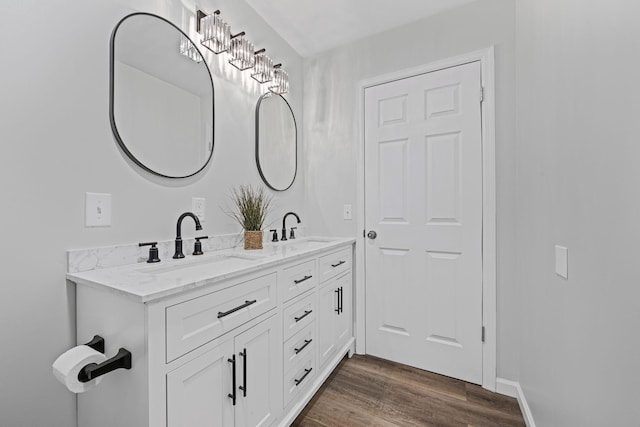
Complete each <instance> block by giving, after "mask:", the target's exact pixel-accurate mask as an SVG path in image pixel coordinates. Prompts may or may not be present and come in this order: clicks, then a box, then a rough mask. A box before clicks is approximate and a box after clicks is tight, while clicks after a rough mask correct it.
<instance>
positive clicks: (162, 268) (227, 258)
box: [142, 253, 266, 275]
mask: <svg viewBox="0 0 640 427" xmlns="http://www.w3.org/2000/svg"><path fill="white" fill-rule="evenodd" d="M265 256H266V255H258V254H255V255H254V254H245V253H228V254H219V255H210V256H207V255H204V256H202V257H193V258H188V259H182V260H175V261H174V260H172V262H171V263H170V264H165V265H159V266H153V267H147V268H145V269H144V270H142V272H143V273H146V274H154V275H155V274H167V273H175V272H178V271H182V270H185V269H196V268H203V267H204V268H208V267H210V266H212V265H216V267H220V264H222V263H226V264H228V265H229V267H233V268H236V267H241V266H243V265H244V266H246V265H247V264H250V263H253V262H256V261H259V260H261V259H263V258H264V257H265Z"/></svg>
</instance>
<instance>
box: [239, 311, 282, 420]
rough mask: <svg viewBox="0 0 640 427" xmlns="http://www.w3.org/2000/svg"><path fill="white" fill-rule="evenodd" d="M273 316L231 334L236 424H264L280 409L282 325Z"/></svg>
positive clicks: (277, 413)
mask: <svg viewBox="0 0 640 427" xmlns="http://www.w3.org/2000/svg"><path fill="white" fill-rule="evenodd" d="M280 322H281V318H280V316H273V317H271V318H270V319H268V320H265V321H264V322H262V323H259V324H258V325H256V326H254V327H253V328H251V329H249V330H247V331H246V332H243V333H242V334H240V335H238V336H236V337H235V351H236V353H235V354H236V360H237V372H238V373H237V375H238V377H237V389H236V393H237V396H238V399H237V403H236V414H235V415H236V423H235V425H236V427H245V426H246V427H248V426H251V427H254V426H268V425H270V424H271V423H273V422H274V421H275V419H276V418H277V417H278V415H279V414H280V412H281V411H282V325H281V323H280Z"/></svg>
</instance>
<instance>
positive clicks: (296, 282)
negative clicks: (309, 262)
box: [293, 276, 313, 285]
mask: <svg viewBox="0 0 640 427" xmlns="http://www.w3.org/2000/svg"><path fill="white" fill-rule="evenodd" d="M312 277H313V276H304V277H303V278H302V279H298V280H294V281H293V283H295V284H296V285H297V284H299V283H302V282H304V281H305V280H309V279H311V278H312Z"/></svg>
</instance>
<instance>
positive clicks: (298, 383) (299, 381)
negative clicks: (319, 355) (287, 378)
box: [294, 368, 313, 387]
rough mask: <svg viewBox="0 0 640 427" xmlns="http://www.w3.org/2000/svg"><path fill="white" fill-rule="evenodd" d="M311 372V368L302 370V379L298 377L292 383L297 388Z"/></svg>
mask: <svg viewBox="0 0 640 427" xmlns="http://www.w3.org/2000/svg"><path fill="white" fill-rule="evenodd" d="M312 370H313V368H309V369H305V370H304V375H303V376H302V377H300V379H299V380H294V382H295V383H296V387H298V386H299V385H300V383H301V382H302V381H304V379H305V378H307V375H309V372H311V371H312Z"/></svg>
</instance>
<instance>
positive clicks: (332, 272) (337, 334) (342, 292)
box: [318, 249, 353, 369]
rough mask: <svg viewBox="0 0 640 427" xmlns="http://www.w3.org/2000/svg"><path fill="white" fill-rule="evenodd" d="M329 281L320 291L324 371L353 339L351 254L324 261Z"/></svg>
mask: <svg viewBox="0 0 640 427" xmlns="http://www.w3.org/2000/svg"><path fill="white" fill-rule="evenodd" d="M320 273H321V277H322V278H324V279H325V281H324V282H323V283H321V284H320V286H319V288H320V289H319V291H318V325H319V326H318V365H319V367H320V369H322V368H323V367H324V366H325V365H326V364H327V363H328V362H329V361H331V359H332V358H333V356H335V353H336V352H337V351H338V349H340V348H341V347H342V346H343V345H344V343H345V342H347V341H348V340H349V338H350V337H351V336H352V335H353V334H352V330H353V314H352V313H353V307H352V283H351V282H352V280H351V251H350V250H346V249H343V250H341V251H336V252H334V253H331V254H328V255H325V256H323V257H321V258H320Z"/></svg>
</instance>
